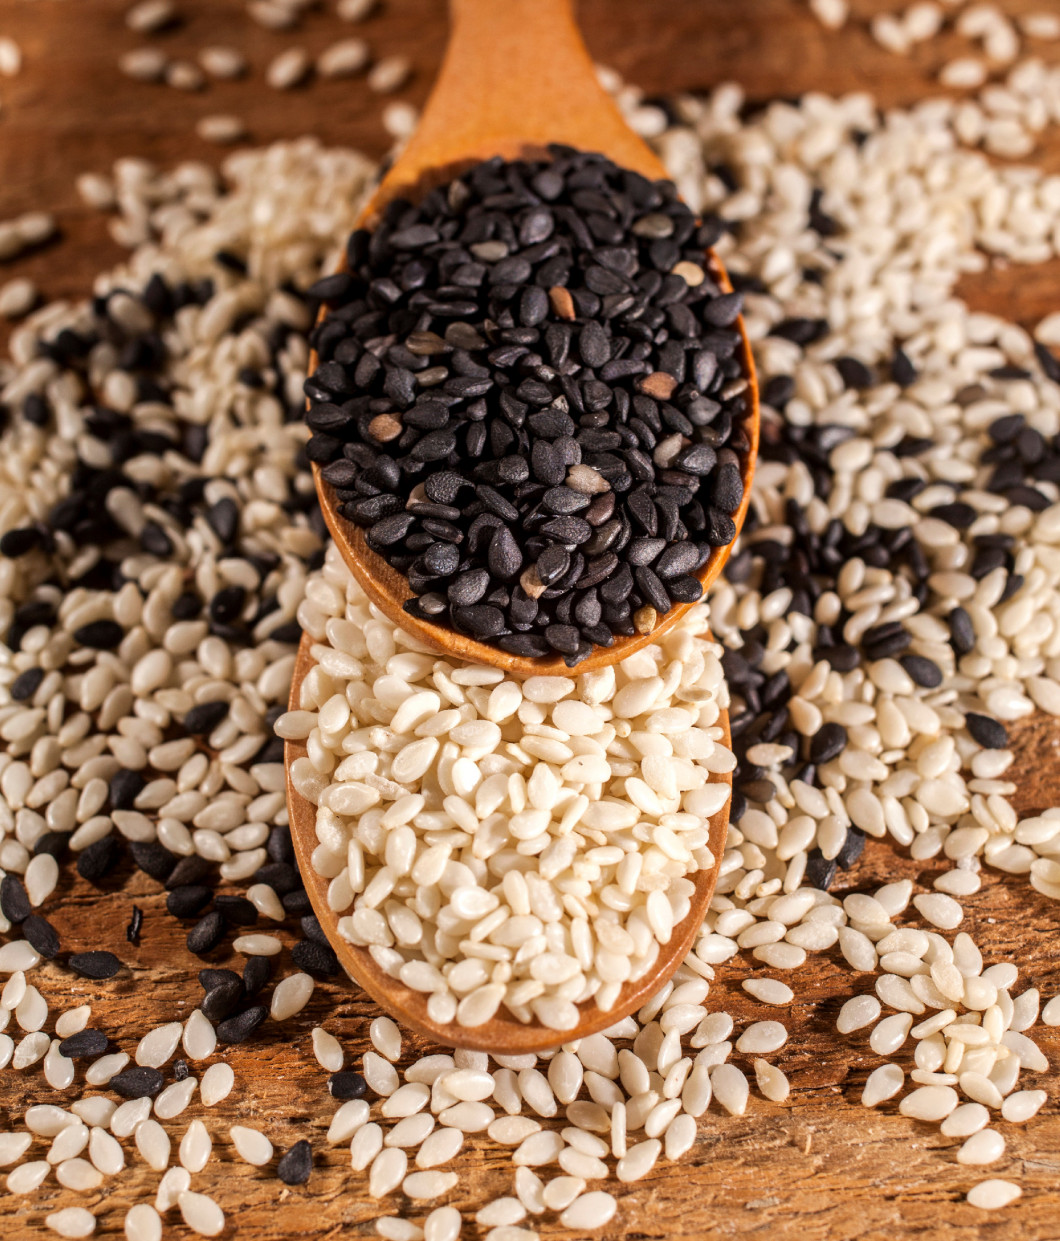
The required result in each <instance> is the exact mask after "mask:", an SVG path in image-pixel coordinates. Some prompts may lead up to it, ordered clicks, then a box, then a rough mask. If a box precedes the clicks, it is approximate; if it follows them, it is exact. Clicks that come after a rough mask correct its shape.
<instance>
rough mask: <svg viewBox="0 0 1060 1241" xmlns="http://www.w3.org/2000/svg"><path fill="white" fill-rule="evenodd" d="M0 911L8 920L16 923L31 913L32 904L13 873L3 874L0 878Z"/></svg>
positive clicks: (20, 882) (20, 881)
mask: <svg viewBox="0 0 1060 1241" xmlns="http://www.w3.org/2000/svg"><path fill="white" fill-rule="evenodd" d="M0 913H2V914H3V915H4V917H5V918H6V919H7V920H8V922H11V923H14V924H16V925H17V924H18V923H20V922H22V921H24V920H25V919H26V918H28V917H30V916H31V915H32V913H33V906H32V905H31V904H30V903H29V897H28V896H27V895H26V889H25V888H24V887H23V886H22V880H21V879H18V878H16V876H14V875H5V876H4V877H3V879H0Z"/></svg>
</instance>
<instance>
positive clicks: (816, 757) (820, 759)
mask: <svg viewBox="0 0 1060 1241" xmlns="http://www.w3.org/2000/svg"><path fill="white" fill-rule="evenodd" d="M846 744H847V730H846V729H845V728H844V727H843V725H842V724H836V723H834V722H829V723H827V724H822V725H821V727H820V728H819V729H818V731H817V732H816V733H815V734H814V736H813V737H812V738H811V740H810V761H811V762H812V763H813V764H814V765H815V766H817V767H820V766H821V764H822V763H827V762H830V761H831V760H832V759H833V758H838V757H839V755H840V754H841V753H842V752H843V750H844V749H846Z"/></svg>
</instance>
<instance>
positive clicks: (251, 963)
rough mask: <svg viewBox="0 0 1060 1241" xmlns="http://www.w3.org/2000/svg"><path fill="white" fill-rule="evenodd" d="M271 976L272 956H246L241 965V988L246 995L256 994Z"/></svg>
mask: <svg viewBox="0 0 1060 1241" xmlns="http://www.w3.org/2000/svg"><path fill="white" fill-rule="evenodd" d="M271 977H272V957H248V958H247V963H246V965H244V966H243V990H244V991H245V992H246V994H247V996H248V997H250V996H254V995H257V994H258V992H259V991H260V990H261V989H262V987H264V986H265V984H266V983H267V982H268V981H269V979H270V978H271Z"/></svg>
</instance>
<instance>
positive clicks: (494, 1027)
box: [284, 631, 732, 1055]
mask: <svg viewBox="0 0 1060 1241" xmlns="http://www.w3.org/2000/svg"><path fill="white" fill-rule="evenodd" d="M707 636H708V637H710V638H711V640H712V641H713V640H714V639H713V637H712V636H711V635H710V634H709V631H708V635H707ZM313 645H315V641H314V639H313V638H312V636H311V635H310V634H308V633H303V634H302V640H301V642H300V643H299V646H298V654H297V657H296V660H295V668H294V673H293V675H292V678H291V694H290V700H289V704H288V709H289V710H292V711H293V710H298V709H300V708H299V699H300V693H301V687H302V682H303V680H304V679H305V677H306V675H307V674H308V673H309V671H310V669H311V668H313V667H315V666H316V661H315V660H314V659H313V657H312V654H311V648H312V646H313ZM719 723H720V725H721V727H722V733H723V736H722V743H723V744H724V745H725V746H726V747H727V748H731V745H732V738H731V734H730V730H729V715H728V711H727V709H726V708H724V707H723V708H721V714H720V716H719ZM306 755H307V751H306V745H305V743H304V742H301V741H290V740H288V741H285V742H284V780H285V785H286V794H287V807H288V814H289V820H290V829H291V840H292V843H293V845H294V851H295V856H296V859H297V863H298V869H299V872H300V874H301V877H302V881H303V883H304V884H305V888H306V892H307V893H308V895H309V900H310V903H311V905H312V907H313V912H314V913H315V914H316V917H317V920H318V921H319V923H320V926H321V928H322V929H323V930H324V933H325V935H326V936H327V940H328V943H329V944H330V945H331V948H332V951H333V952H334V953H335V955H336V957H337V958H338V960H339V963H340V965H341V966H342V967H343V969H344V970H345V972H346V974H347V975H348V976H349V978H350V979H351V980H352V981H353V982H355V983H356V984H357V985H358V986H359V987H361V989H362V990H363V991H365V992H366V993H367V994H368V995H369V996H370V997H371V998H372V999H373V1000H375V1002H376V1003H377V1004H378V1005H379V1006H380V1008H382V1009H383V1010H384V1011H385V1012H388V1013H389V1014H390V1015H391V1016H392V1017H394V1018H396V1019H397V1020H398V1022H399V1024H401V1025H403V1026H405V1027H406V1028H408V1029H411V1030H414V1031H415V1032H416V1033H417V1034H420V1035H422V1036H424V1037H426V1038H429V1039H432V1040H434V1041H435V1042H440V1043H443V1044H445V1045H447V1046H450V1047H459V1048H465V1049H467V1050H470V1051H486V1052H492V1053H495V1054H498V1055H519V1054H523V1053H528V1052H540V1051H547V1050H550V1049H552V1048H554V1047H558V1046H560V1045H562V1044H563V1043H567V1042H571V1041H572V1040H574V1039H578V1038H586V1037H588V1036H589V1035H590V1034H597V1033H599V1032H601V1031H603V1030H606V1029H608V1028H610V1027H611V1026H613V1025H615V1024H616V1023H617V1022H619V1021H621V1020H622V1019H623V1018H624V1017H628V1016H629V1015H630V1014H631V1013H633V1012H635V1011H636V1010H637V1009H639V1008H641V1007H642V1006H643V1005H644V1004H645V1003H646V1002H647V1001H648V1000H649V999H650V998H651V997H652V996H653V995H654V994H655V993H656V992H657V991H658V989H659V988H660V987H661V986H663V985H664V984H665V983H666V982H667V981H668V980H669V979H670V978H671V977H672V976H673V975H674V973H675V972H676V971H677V970H678V969H679V968H680V966H681V964H682V962H683V961H684V960H685V958H686V957H687V956H688V954H689V952H690V951H691V950H692V946H693V944H694V942H695V939H696V936H697V935H698V933H699V931H700V928H701V927H702V925H703V921H704V919H705V917H706V913H707V909H708V907H709V905H710V901H711V898H712V897H713V895H714V889H715V886H716V885H717V881H718V877H719V872H720V869H721V863H722V859H723V858H724V854H725V840H726V837H727V835H728V830H729V808H730V806H731V804H732V773H731V772H727V773H712V775H711V780H710V781H709V782H710V783H712V784H714V783H720V784H725V785H727V786H728V788H729V796H728V797H727V798H726V800H725V803H724V805H723V806H722V808H721V809H720V810H719V811H717V812H716V813H715V814H714V815H712V816H711V817H710V819H709V820H707V822H708V823H709V825H710V834H709V838H708V841H707V847H708V848H709V849H710V851H711V853H712V855H713V857H714V865H713V866H711V867H710V868H709V869H706V870H699V871H695V872H694V873H692V874H691V875H690V876H688V877H689V878H691V880H692V882H693V883H694V885H695V891H694V892H693V894H692V897H691V909H690V910H689V912H688V914H687V915H686V916H685V917H684V918H683V919H682V921H681V922H680V923H678V924H677V926H676V927H675V928H674V931H673V934H672V935H671V937H670V940H669V942H668V943H666V944H665V945H660V948H659V955H658V957H657V958H656V962H655V965H653V967H652V968H651V969H650V970H648V971H647V972H646V973H645V974H644V975H643V976H642V977H641V978H640V979H637V980H636V981H634V982H629V983H626V984H625V985H624V986H623V988H622V991H621V992H620V994H619V998H618V1000H617V1001H616V1002H615V1005H614V1006H613V1007H612V1008H611V1009H608V1010H606V1011H604V1010H601V1009H599V1008H597V1007H596V1006H595V1004H594V1003H593V1001H592V1000H588V1001H586V1002H585V1003H583V1004H581V1005H579V1006H578V1010H579V1014H580V1019H579V1023H578V1025H577V1026H576V1027H574V1028H573V1029H571V1030H554V1029H552V1028H551V1027H550V1026H543V1025H540V1024H538V1023H536V1022H530V1023H523V1022H521V1021H517V1020H516V1019H515V1018H514V1017H512V1016H511V1015H510V1014H508V1013H507V1010H506V1009H505V1008H504V1006H503V1005H501V1007H500V1008H499V1009H498V1010H497V1013H496V1014H495V1015H494V1017H492V1018H491V1019H490V1020H489V1021H486V1022H484V1023H482V1024H481V1025H479V1026H461V1025H458V1024H457V1023H456V1022H455V1021H454V1022H452V1023H451V1024H449V1025H442V1024H440V1023H438V1022H435V1021H433V1020H432V1019H431V1018H430V1017H429V1016H428V1014H427V993H425V992H419V991H413V990H412V989H411V988H410V987H406V986H405V985H404V984H403V983H401V982H399V981H398V980H396V979H394V978H392V977H391V976H390V975H389V974H387V973H386V972H385V971H384V970H383V968H382V967H381V966H380V965H379V964H378V963H377V962H376V960H375V958H374V957H372V955H371V953H370V952H369V951H368V949H367V948H362V947H359V946H358V945H355V944H351V943H350V942H349V941H348V940H346V939H344V938H343V937H342V936H341V935H340V934H339V932H338V921H339V918H340V917H343V916H346V914H347V913H348V912H349V909H351V908H352V905H351V906H349V907H348V908H347V909H346V910H344V911H342V912H341V913H339V912H336V911H335V910H333V909H331V907H330V905H329V904H328V899H327V897H328V887H329V884H330V880H328V879H326V878H325V877H324V876H323V875H321V874H319V873H318V872H317V870H316V868H315V867H314V866H313V861H312V854H313V850H314V849H315V847H316V844H317V841H316V831H315V822H316V808H315V807H314V806H313V804H312V803H311V802H310V801H309V800H308V799H307V798H305V797H304V796H303V795H302V794H301V793H300V792H299V791H298V790H297V789H296V788H295V786H294V780H293V777H292V774H291V772H292V767H293V765H294V762H295V760H296V759H298V758H304V757H306ZM660 962H662V964H661V966H660V965H659V963H660ZM656 967H658V968H656Z"/></svg>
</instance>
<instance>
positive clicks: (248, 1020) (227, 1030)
mask: <svg viewBox="0 0 1060 1241" xmlns="http://www.w3.org/2000/svg"><path fill="white" fill-rule="evenodd" d="M268 1015H269V1010H268V1009H267V1008H262V1007H261V1006H260V1005H257V1006H255V1007H254V1008H246V1009H244V1010H243V1012H241V1013H237V1014H236V1016H235V1017H229V1018H228V1019H227V1020H226V1021H222V1022H221V1024H220V1025H219V1026H218V1027H217V1037H218V1039H220V1041H221V1042H222V1043H242V1042H245V1041H246V1040H247V1039H248V1038H250V1036H251V1035H252V1034H253V1033H254V1031H255V1030H256V1029H257V1028H258V1026H260V1025H261V1023H262V1022H263V1021H264V1020H265V1018H266V1017H267V1016H268Z"/></svg>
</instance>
